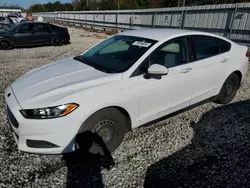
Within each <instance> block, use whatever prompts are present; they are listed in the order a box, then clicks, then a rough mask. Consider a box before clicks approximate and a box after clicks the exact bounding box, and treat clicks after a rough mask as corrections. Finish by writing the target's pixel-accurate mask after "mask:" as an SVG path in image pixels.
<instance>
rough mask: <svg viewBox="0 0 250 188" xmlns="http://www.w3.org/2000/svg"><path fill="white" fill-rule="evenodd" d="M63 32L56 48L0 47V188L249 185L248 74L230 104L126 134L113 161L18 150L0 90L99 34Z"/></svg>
mask: <svg viewBox="0 0 250 188" xmlns="http://www.w3.org/2000/svg"><path fill="white" fill-rule="evenodd" d="M70 34H71V38H72V41H71V42H72V43H71V44H69V45H66V46H62V47H37V48H25V49H15V50H11V51H0V57H1V58H0V66H1V70H0V76H1V80H0V83H1V84H0V87H1V98H0V105H1V108H0V117H1V118H0V162H1V165H0V187H1V188H2V187H3V188H4V187H13V188H17V187H42V188H43V187H53V188H56V187H59V188H62V187H68V188H69V187H84V188H85V187H117V188H121V187H126V188H127V187H250V186H249V185H250V184H249V183H250V176H249V174H250V162H249V157H250V149H249V148H250V139H249V138H250V127H249V125H250V111H249V109H250V100H249V99H250V89H249V87H248V85H249V83H250V77H247V80H246V81H245V83H244V84H243V85H242V87H241V89H240V90H239V92H238V94H237V96H236V98H235V100H234V101H233V102H232V103H231V104H230V105H226V106H219V105H216V104H213V103H208V104H205V105H202V106H199V107H196V108H194V109H192V110H189V111H187V112H185V113H182V114H179V115H177V116H174V117H172V118H169V119H166V120H164V121H160V122H158V123H156V124H153V125H150V126H148V127H144V128H139V129H137V130H135V131H134V132H129V133H127V135H126V137H125V140H124V142H123V143H122V145H121V146H120V147H119V148H118V150H117V151H115V152H114V153H113V154H112V157H113V159H112V160H111V159H103V158H100V157H98V156H97V157H95V158H94V159H92V160H89V159H84V160H83V159H82V160H81V162H79V160H75V159H76V158H74V156H66V157H65V156H61V155H34V154H27V153H22V152H19V151H18V150H17V149H16V145H15V143H14V140H13V139H12V136H11V134H10V131H9V129H8V127H7V121H6V115H5V110H4V100H3V93H4V89H5V88H6V87H7V85H9V84H10V83H11V82H12V81H13V80H14V79H16V78H17V77H19V76H20V75H22V74H23V73H25V72H26V71H28V70H30V69H32V68H35V67H38V66H41V65H43V64H46V63H48V62H51V61H55V60H58V59H61V58H65V57H70V56H73V55H75V54H79V53H80V52H82V51H83V50H85V49H86V48H88V47H90V46H91V45H93V44H95V43H97V42H98V41H100V40H102V39H103V38H105V37H106V36H105V35H104V34H95V33H89V32H87V31H83V30H79V29H70ZM236 63H237V62H236ZM70 159H71V160H70ZM111 162H114V164H112V163H111ZM111 165H112V167H111ZM144 182H145V185H144Z"/></svg>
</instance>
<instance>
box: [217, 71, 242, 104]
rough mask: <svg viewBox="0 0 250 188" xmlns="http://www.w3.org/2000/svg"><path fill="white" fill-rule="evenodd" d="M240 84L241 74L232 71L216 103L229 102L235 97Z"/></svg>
mask: <svg viewBox="0 0 250 188" xmlns="http://www.w3.org/2000/svg"><path fill="white" fill-rule="evenodd" d="M239 86H240V79H239V76H238V75H237V74H235V73H232V74H231V75H230V76H229V77H228V78H227V79H226V81H225V82H224V84H223V86H222V88H221V90H220V93H219V96H218V98H217V100H216V101H215V102H216V103H219V104H228V103H230V102H231V101H232V100H233V98H234V97H235V95H236V93H237V90H238V88H239Z"/></svg>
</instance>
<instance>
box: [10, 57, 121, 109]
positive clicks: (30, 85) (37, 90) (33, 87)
mask: <svg viewBox="0 0 250 188" xmlns="http://www.w3.org/2000/svg"><path fill="white" fill-rule="evenodd" d="M118 80H121V74H108V73H104V72H101V71H99V70H96V69H94V68H92V67H91V66H88V65H86V64H84V63H82V62H79V61H76V60H74V59H73V58H68V59H64V60H60V61H57V62H54V63H49V64H47V65H44V66H42V67H39V68H36V69H32V70H31V71H29V72H27V73H26V74H24V75H23V76H21V77H20V78H19V79H17V80H16V81H14V82H13V83H12V84H11V88H12V90H13V92H14V94H15V96H16V98H17V100H18V102H19V104H20V106H21V107H22V108H24V109H27V108H39V107H47V106H51V105H52V104H53V103H55V102H56V100H59V99H62V98H63V97H65V96H68V95H71V94H75V93H76V92H79V91H82V90H86V89H89V88H92V87H96V86H98V85H102V84H105V83H109V82H114V81H118ZM70 102H75V101H70Z"/></svg>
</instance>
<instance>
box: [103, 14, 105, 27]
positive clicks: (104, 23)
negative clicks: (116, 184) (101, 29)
mask: <svg viewBox="0 0 250 188" xmlns="http://www.w3.org/2000/svg"><path fill="white" fill-rule="evenodd" d="M103 25H105V12H103Z"/></svg>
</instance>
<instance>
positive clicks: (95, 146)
mask: <svg viewBox="0 0 250 188" xmlns="http://www.w3.org/2000/svg"><path fill="white" fill-rule="evenodd" d="M126 123H127V119H126V117H125V116H124V115H123V114H122V113H120V111H118V110H117V109H115V108H107V109H103V110H100V111H98V112H96V113H95V114H93V115H92V116H91V117H89V118H88V119H87V120H86V121H85V122H84V123H83V125H82V126H81V128H80V130H79V133H78V135H77V136H76V149H78V150H80V151H81V150H82V149H83V148H84V149H85V150H87V151H83V152H89V153H91V154H98V153H99V154H101V155H105V150H107V151H109V152H113V151H114V150H116V149H117V148H118V147H119V145H120V144H121V143H122V141H123V138H124V135H125V133H126V128H127V126H126ZM89 132H91V134H93V136H90V133H89ZM95 135H97V136H98V137H100V138H101V142H102V143H98V140H97V139H95V138H97V137H96V136H95ZM90 142H91V143H90ZM86 145H87V146H86ZM103 146H105V148H103Z"/></svg>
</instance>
